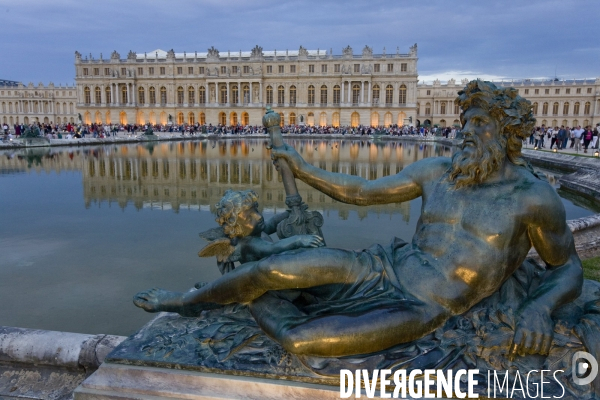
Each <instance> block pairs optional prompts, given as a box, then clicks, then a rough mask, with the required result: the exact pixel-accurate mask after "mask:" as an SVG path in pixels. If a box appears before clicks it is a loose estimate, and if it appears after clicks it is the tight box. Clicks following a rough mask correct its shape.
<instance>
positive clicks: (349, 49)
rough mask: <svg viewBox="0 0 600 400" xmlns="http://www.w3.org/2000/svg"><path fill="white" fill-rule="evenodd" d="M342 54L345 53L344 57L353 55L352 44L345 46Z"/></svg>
mask: <svg viewBox="0 0 600 400" xmlns="http://www.w3.org/2000/svg"><path fill="white" fill-rule="evenodd" d="M342 54H343V55H344V58H350V57H352V47H350V45H348V46H346V47H344V49H343V50H342Z"/></svg>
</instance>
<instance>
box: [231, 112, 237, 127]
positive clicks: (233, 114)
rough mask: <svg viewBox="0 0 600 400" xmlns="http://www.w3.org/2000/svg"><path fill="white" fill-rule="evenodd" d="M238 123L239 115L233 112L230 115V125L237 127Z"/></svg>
mask: <svg viewBox="0 0 600 400" xmlns="http://www.w3.org/2000/svg"><path fill="white" fill-rule="evenodd" d="M237 123H238V120H237V113H235V112H232V113H231V114H229V125H237Z"/></svg>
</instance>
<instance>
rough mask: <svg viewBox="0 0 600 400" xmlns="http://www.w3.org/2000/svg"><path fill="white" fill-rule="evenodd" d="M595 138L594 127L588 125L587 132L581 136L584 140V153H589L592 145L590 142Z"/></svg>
mask: <svg viewBox="0 0 600 400" xmlns="http://www.w3.org/2000/svg"><path fill="white" fill-rule="evenodd" d="M593 137H594V133H593V132H592V127H591V126H590V125H588V126H587V127H586V128H585V131H583V134H582V135H581V138H582V139H583V149H584V150H583V152H584V153H587V151H588V147H589V145H590V142H591V141H592V138H593Z"/></svg>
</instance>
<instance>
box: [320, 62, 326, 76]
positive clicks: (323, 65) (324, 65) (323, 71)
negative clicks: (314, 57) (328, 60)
mask: <svg viewBox="0 0 600 400" xmlns="http://www.w3.org/2000/svg"><path fill="white" fill-rule="evenodd" d="M321 73H322V74H326V73H327V64H321Z"/></svg>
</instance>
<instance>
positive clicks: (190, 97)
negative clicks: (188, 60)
mask: <svg viewBox="0 0 600 400" xmlns="http://www.w3.org/2000/svg"><path fill="white" fill-rule="evenodd" d="M195 102H196V91H195V90H194V88H193V87H192V86H190V87H188V104H189V105H192V104H194V103H195Z"/></svg>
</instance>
